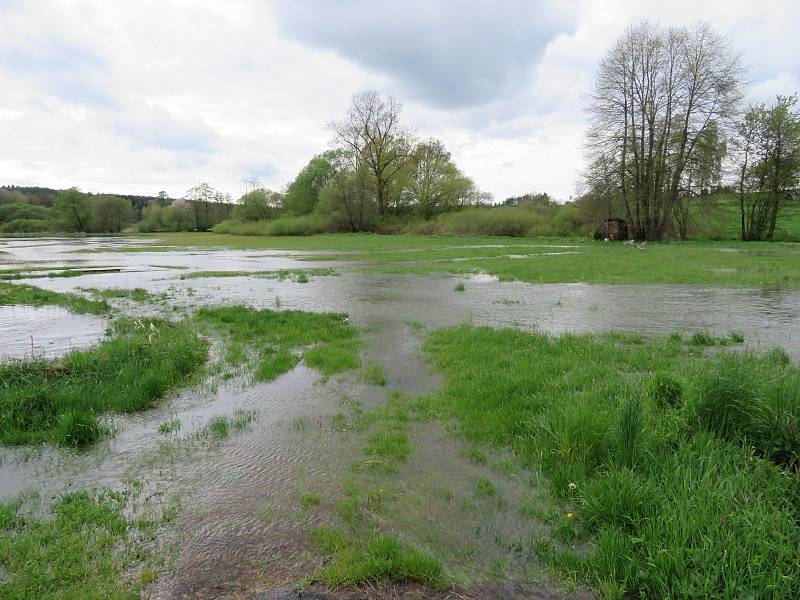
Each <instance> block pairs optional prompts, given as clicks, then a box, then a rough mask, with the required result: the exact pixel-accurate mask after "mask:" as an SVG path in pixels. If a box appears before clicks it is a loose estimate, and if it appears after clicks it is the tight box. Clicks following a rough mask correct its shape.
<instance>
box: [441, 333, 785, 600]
mask: <svg viewBox="0 0 800 600" xmlns="http://www.w3.org/2000/svg"><path fill="white" fill-rule="evenodd" d="M739 340H741V336H740V335H739V334H732V335H731V336H730V337H728V338H725V339H711V338H709V337H708V336H704V335H698V336H694V337H693V338H690V339H686V340H683V339H681V338H680V336H677V335H676V336H671V337H668V338H659V339H652V340H645V339H641V338H638V337H635V336H623V335H613V334H608V335H604V336H574V335H563V336H560V337H547V336H543V335H536V334H529V333H523V332H519V331H516V330H494V329H489V328H479V327H472V326H460V327H454V328H450V329H444V330H440V331H437V332H434V333H433V334H431V336H430V337H429V339H428V341H427V343H426V351H427V352H428V354H429V356H430V358H431V359H432V361H433V362H434V364H435V365H436V366H437V367H438V368H439V369H440V370H441V371H442V372H443V373H444V375H445V384H444V387H443V389H442V391H441V393H440V395H439V396H438V397H437V399H436V401H435V403H434V404H433V406H434V407H435V408H436V411H437V412H438V414H439V416H440V417H441V418H444V419H446V420H451V419H455V420H456V422H458V423H459V424H460V425H459V430H460V432H461V434H462V435H463V436H465V437H466V438H467V439H468V440H469V441H470V442H471V443H472V444H477V445H484V446H486V447H490V448H494V449H499V450H511V451H512V452H513V453H514V455H515V456H516V457H517V459H518V460H520V461H522V462H523V463H524V464H525V465H527V466H528V467H529V468H531V469H534V470H537V471H540V472H542V473H543V475H544V476H545V477H546V478H547V480H548V481H549V483H550V494H551V500H552V502H553V503H554V504H555V506H557V507H558V508H559V510H558V511H556V512H554V513H553V516H552V517H551V520H552V523H551V524H552V526H553V530H554V531H555V532H556V534H555V539H552V540H549V539H541V540H532V543H534V544H535V545H536V547H537V552H538V553H539V554H540V556H542V557H543V558H546V559H547V560H549V561H550V563H551V564H553V565H554V566H555V567H556V568H557V569H559V570H560V571H561V572H562V573H565V574H568V576H569V577H570V578H572V577H575V576H577V577H578V578H579V579H584V580H588V581H589V582H590V583H591V584H592V586H593V587H594V588H595V589H597V590H598V591H599V592H601V594H602V595H603V596H604V597H609V598H622V597H646V598H683V597H692V598H711V597H713V598H743V597H759V598H765V597H767V598H794V597H798V595H800V555H798V551H797V549H798V547H800V529H798V527H797V521H798V519H799V518H800V502H798V497H799V496H798V493H797V492H798V479H797V471H798V465H799V464H800V368H798V367H796V366H794V365H792V364H791V363H790V361H789V360H788V357H787V356H786V354H785V353H784V352H783V351H782V350H775V351H773V352H772V353H771V354H770V355H768V356H766V357H757V356H753V355H739V354H732V353H723V354H718V355H715V356H711V357H709V356H708V350H709V348H710V347H711V345H726V346H727V345H732V344H735V343H737V342H738V341H739ZM575 547H577V548H587V551H586V552H580V551H575V550H573V548H575Z"/></svg>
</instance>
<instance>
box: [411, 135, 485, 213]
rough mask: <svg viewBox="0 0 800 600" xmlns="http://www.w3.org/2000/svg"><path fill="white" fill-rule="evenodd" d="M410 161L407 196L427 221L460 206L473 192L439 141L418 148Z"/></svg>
mask: <svg viewBox="0 0 800 600" xmlns="http://www.w3.org/2000/svg"><path fill="white" fill-rule="evenodd" d="M412 161H413V171H412V173H411V177H410V178H409V182H408V184H407V187H406V193H407V195H408V196H409V198H410V201H411V203H413V204H414V206H415V208H416V210H417V211H418V212H419V214H421V215H422V216H423V217H425V218H426V219H429V218H430V217H431V216H433V215H434V214H436V213H438V212H442V211H445V210H448V209H450V208H454V207H457V206H459V205H461V204H463V201H464V199H466V198H467V197H468V196H469V195H470V194H472V193H473V192H474V191H475V185H474V184H473V183H472V180H471V179H469V178H468V177H466V176H465V175H463V174H462V173H461V172H460V171H459V170H458V167H456V165H455V164H454V163H453V161H452V160H451V158H450V153H449V152H448V151H447V150H446V149H445V147H444V144H443V143H442V142H441V141H439V140H435V139H430V140H428V141H426V142H423V143H421V144H419V145H418V146H417V147H416V148H415V150H414V153H413V155H412Z"/></svg>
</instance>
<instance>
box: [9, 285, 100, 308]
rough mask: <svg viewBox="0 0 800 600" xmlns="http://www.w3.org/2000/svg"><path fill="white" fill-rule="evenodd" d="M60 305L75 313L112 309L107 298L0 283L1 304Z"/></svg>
mask: <svg viewBox="0 0 800 600" xmlns="http://www.w3.org/2000/svg"><path fill="white" fill-rule="evenodd" d="M10 304H23V305H27V306H60V307H62V308H66V309H67V310H70V311H72V312H75V313H81V314H87V313H89V314H95V315H103V314H106V313H108V312H109V311H110V310H111V307H110V306H109V305H108V303H107V302H106V301H105V300H99V301H98V300H90V299H88V298H85V297H83V296H79V295H78V294H62V293H59V292H51V291H49V290H43V289H41V288H37V287H34V286H32V285H24V284H16V283H0V306H3V305H10Z"/></svg>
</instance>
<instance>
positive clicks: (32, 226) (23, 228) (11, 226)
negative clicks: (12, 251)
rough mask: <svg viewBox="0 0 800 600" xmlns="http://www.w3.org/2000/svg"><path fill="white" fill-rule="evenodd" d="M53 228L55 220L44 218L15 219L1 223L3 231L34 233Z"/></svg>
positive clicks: (0, 226)
mask: <svg viewBox="0 0 800 600" xmlns="http://www.w3.org/2000/svg"><path fill="white" fill-rule="evenodd" d="M53 229H55V227H54V223H53V221H45V220H43V219H14V220H13V221H9V222H8V223H3V224H2V225H0V232H2V233H32V232H41V231H52V230H53Z"/></svg>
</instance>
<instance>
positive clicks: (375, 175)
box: [220, 91, 491, 232]
mask: <svg viewBox="0 0 800 600" xmlns="http://www.w3.org/2000/svg"><path fill="white" fill-rule="evenodd" d="M401 110H402V106H401V104H400V103H399V102H398V101H397V100H396V99H395V98H393V97H391V96H385V95H382V94H380V93H378V92H376V91H366V92H361V93H358V94H355V95H354V96H353V97H352V100H351V103H350V106H349V108H348V109H347V112H346V114H345V116H344V117H343V118H342V119H341V120H339V121H334V122H332V123H330V124H329V125H328V129H329V131H330V133H331V137H332V143H331V146H332V147H331V148H330V149H329V150H326V151H324V152H321V153H319V154H317V155H316V156H314V157H313V158H312V159H311V160H310V161H309V163H308V164H307V165H306V166H305V167H304V168H303V169H302V170H301V171H300V172H299V173H298V175H297V176H296V177H295V179H294V180H293V181H292V182H291V183H290V184H289V185H288V186H287V188H286V190H285V192H283V193H280V192H275V191H272V190H269V189H266V188H263V187H261V186H258V185H255V186H253V189H251V190H249V191H248V192H246V193H245V194H244V195H243V196H242V197H241V198H240V201H239V203H238V206H237V208H236V210H235V211H234V215H233V216H234V219H235V220H236V221H239V222H244V223H247V222H258V221H261V222H264V221H269V220H273V219H277V218H279V217H284V218H287V219H292V218H294V219H297V222H298V223H300V222H302V223H306V224H309V225H310V226H311V227H312V228H318V229H320V230H328V231H353V232H354V231H372V230H375V229H376V227H377V226H378V225H379V224H380V223H383V222H385V221H386V219H389V218H392V217H395V218H404V217H419V218H421V219H426V220H427V219H431V218H432V217H434V216H435V215H437V214H441V213H443V212H447V211H451V210H455V209H458V208H463V207H466V206H475V205H479V204H482V203H486V202H488V201H490V200H491V196H490V195H489V194H486V193H483V192H481V191H479V190H478V189H477V187H476V186H475V183H474V182H473V181H472V179H470V178H469V177H467V176H466V175H465V174H464V173H462V172H461V170H460V169H459V168H458V167H457V166H456V164H455V163H454V161H453V159H452V157H451V155H450V152H448V150H447V149H446V147H445V145H444V143H443V142H441V141H440V140H437V139H433V138H430V139H422V140H419V139H417V138H416V136H415V135H414V133H413V132H412V131H411V130H409V129H407V128H405V127H404V126H403V125H402V124H401V122H400V113H401ZM288 222H291V221H287V223H288ZM232 227H233V229H234V230H235V229H236V226H235V224H234V225H232ZM229 228H230V227H227V228H226V227H224V226H223V227H222V228H220V229H222V230H228V229H229Z"/></svg>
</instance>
